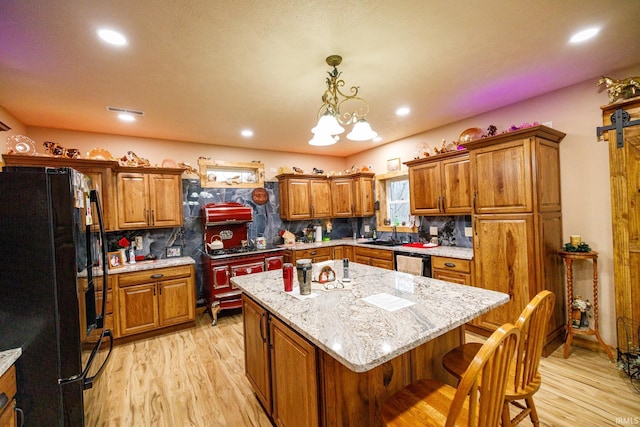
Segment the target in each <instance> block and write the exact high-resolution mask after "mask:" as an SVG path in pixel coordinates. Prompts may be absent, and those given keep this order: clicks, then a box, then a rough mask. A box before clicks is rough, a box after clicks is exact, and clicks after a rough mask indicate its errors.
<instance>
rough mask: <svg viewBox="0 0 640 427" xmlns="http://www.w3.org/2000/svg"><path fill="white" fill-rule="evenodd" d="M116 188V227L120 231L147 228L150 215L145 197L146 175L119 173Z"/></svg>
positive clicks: (146, 188)
mask: <svg viewBox="0 0 640 427" xmlns="http://www.w3.org/2000/svg"><path fill="white" fill-rule="evenodd" d="M117 186H118V227H119V228H120V229H128V228H144V227H147V226H148V225H149V219H150V214H151V212H150V211H149V202H148V201H149V198H148V197H147V191H148V185H147V175H146V174H144V173H136V172H120V173H118V176H117Z"/></svg>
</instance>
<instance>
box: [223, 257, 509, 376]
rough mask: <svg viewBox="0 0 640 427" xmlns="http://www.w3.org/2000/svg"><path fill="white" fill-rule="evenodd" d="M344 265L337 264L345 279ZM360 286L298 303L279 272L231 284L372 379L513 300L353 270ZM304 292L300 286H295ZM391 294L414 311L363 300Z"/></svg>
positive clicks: (386, 273) (371, 269)
mask: <svg viewBox="0 0 640 427" xmlns="http://www.w3.org/2000/svg"><path fill="white" fill-rule="evenodd" d="M341 265H342V262H341V261H335V262H334V270H335V271H336V272H338V277H341V276H342V270H341V268H340V267H341ZM350 270H351V277H352V278H353V286H352V287H351V289H348V290H347V289H344V290H340V289H338V290H331V291H324V290H314V291H313V292H315V293H318V297H316V298H311V299H306V300H298V299H296V298H294V297H292V296H290V295H287V294H285V293H284V292H283V282H282V272H281V271H280V270H275V271H268V272H264V273H258V274H252V275H248V276H238V277H234V278H232V282H233V283H235V284H236V285H237V286H239V287H240V288H242V290H243V291H244V292H245V293H246V294H247V295H249V296H251V297H252V298H253V299H255V300H256V301H257V302H258V303H259V304H261V305H262V306H263V307H265V308H266V309H267V310H269V311H270V312H271V313H273V314H274V315H275V316H276V317H278V318H279V319H280V320H282V321H283V322H285V323H286V324H288V325H289V326H291V327H292V328H293V329H294V330H296V331H297V332H299V333H300V334H301V335H303V336H304V337H306V338H307V339H308V340H309V341H311V342H312V343H313V344H315V345H316V346H318V347H319V348H321V349H322V350H323V351H325V352H327V353H328V354H329V355H331V356H332V357H333V358H335V359H336V360H338V361H339V362H340V363H342V364H343V365H345V366H346V367H348V368H349V369H351V370H352V371H355V372H366V371H368V370H370V369H372V368H375V367H376V366H378V365H380V364H382V363H384V362H386V361H388V360H391V359H393V358H394V357H396V356H398V355H400V354H403V353H405V352H407V351H409V350H411V349H412V348H415V347H417V346H419V345H421V344H423V343H425V342H427V341H429V340H431V339H433V338H435V337H437V336H439V335H441V334H443V333H445V332H447V331H450V330H452V329H454V328H456V327H458V326H460V325H462V324H464V323H466V322H467V321H469V320H471V319H473V318H475V317H477V316H479V315H480V314H483V313H486V312H488V311H489V310H491V309H492V308H495V307H498V306H500V305H502V304H504V303H506V302H507V301H508V300H509V296H508V295H507V294H503V293H500V292H494V291H488V290H485V289H480V288H474V287H471V286H464V285H458V284H454V283H449V282H444V281H441V280H436V279H430V278H426V277H420V276H413V275H410V274H406V273H400V272H396V271H391V270H384V269H380V268H376V267H370V266H366V265H362V264H357V263H351V267H350ZM295 286H297V285H295ZM381 293H386V294H389V295H392V296H395V297H399V298H403V299H405V300H407V301H410V302H413V303H414V304H413V305H411V306H409V307H406V308H402V309H400V310H397V311H393V312H389V311H386V310H384V309H382V308H378V307H376V306H374V305H372V304H370V303H368V302H366V301H364V300H363V298H366V297H369V296H372V295H377V294H381Z"/></svg>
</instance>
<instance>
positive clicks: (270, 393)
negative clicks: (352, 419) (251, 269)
mask: <svg viewBox="0 0 640 427" xmlns="http://www.w3.org/2000/svg"><path fill="white" fill-rule="evenodd" d="M242 301H243V307H242V316H243V327H244V343H245V344H244V347H245V372H246V375H247V378H248V379H249V382H250V383H251V385H252V387H253V389H254V391H255V392H256V396H257V397H258V399H259V400H260V402H261V403H262V405H263V406H264V408H265V410H266V412H267V414H268V415H269V416H270V417H271V419H272V420H273V421H274V423H275V425H277V426H281V427H289V426H291V427H298V426H301V427H304V426H310V427H312V426H318V425H319V424H320V421H319V411H320V403H319V390H318V377H317V369H318V368H317V365H318V362H317V354H316V349H315V347H314V346H313V345H312V344H311V343H309V342H308V341H306V340H305V339H304V338H302V337H301V336H300V335H299V334H297V333H296V332H295V331H293V330H292V329H291V328H289V327H288V326H287V325H285V324H284V323H282V322H281V321H280V320H278V319H277V318H276V317H273V316H271V315H270V314H269V313H268V312H267V311H266V310H265V309H264V308H263V307H261V306H260V305H259V304H257V303H256V302H254V301H253V300H252V299H250V298H249V297H247V296H246V295H243V296H242ZM292 366H295V367H296V368H295V369H291V367H292Z"/></svg>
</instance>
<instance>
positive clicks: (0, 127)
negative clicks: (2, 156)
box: [0, 122, 11, 132]
mask: <svg viewBox="0 0 640 427" xmlns="http://www.w3.org/2000/svg"><path fill="white" fill-rule="evenodd" d="M10 129H11V128H10V127H9V126H7V125H6V124H4V123H2V122H0V132H6V131H8V130H10Z"/></svg>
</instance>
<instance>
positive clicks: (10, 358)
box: [0, 348, 22, 376]
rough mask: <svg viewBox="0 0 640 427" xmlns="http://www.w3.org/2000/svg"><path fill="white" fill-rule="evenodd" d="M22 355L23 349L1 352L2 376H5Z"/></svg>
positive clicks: (0, 372) (0, 373)
mask: <svg viewBox="0 0 640 427" xmlns="http://www.w3.org/2000/svg"><path fill="white" fill-rule="evenodd" d="M20 355H22V349H21V348H14V349H12V350H5V351H0V376H2V375H4V373H5V372H7V370H9V368H10V367H11V365H13V364H14V363H15V361H16V360H18V358H19V357H20Z"/></svg>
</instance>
